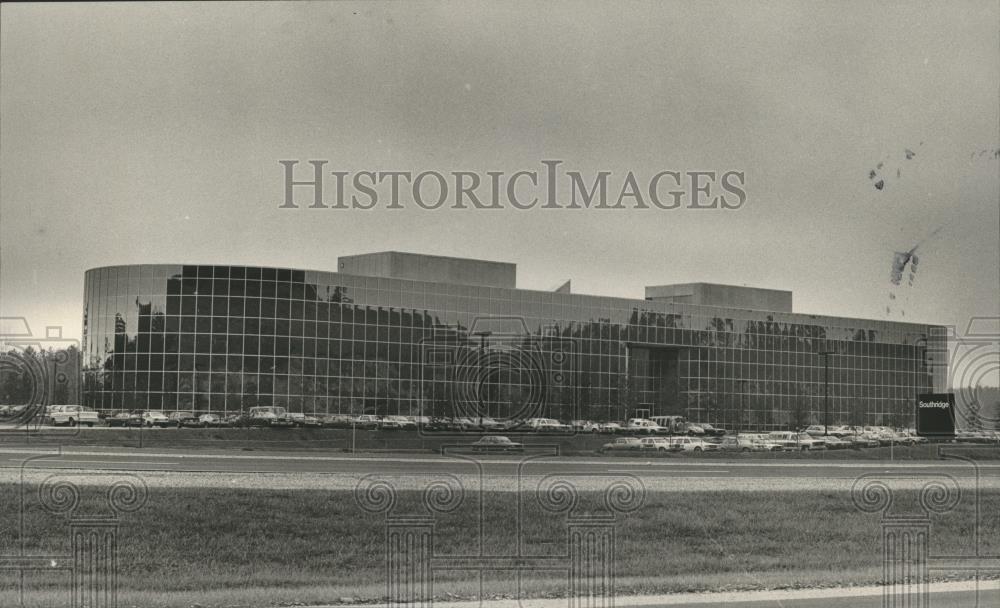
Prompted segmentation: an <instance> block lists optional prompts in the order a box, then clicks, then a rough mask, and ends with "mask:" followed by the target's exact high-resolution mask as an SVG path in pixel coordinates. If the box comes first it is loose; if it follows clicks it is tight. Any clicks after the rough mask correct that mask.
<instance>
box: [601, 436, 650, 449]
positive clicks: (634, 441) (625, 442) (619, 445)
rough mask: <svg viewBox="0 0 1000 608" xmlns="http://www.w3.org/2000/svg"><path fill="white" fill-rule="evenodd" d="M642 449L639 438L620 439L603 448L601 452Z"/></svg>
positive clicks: (606, 444)
mask: <svg viewBox="0 0 1000 608" xmlns="http://www.w3.org/2000/svg"><path fill="white" fill-rule="evenodd" d="M639 449H642V440H641V439H639V438H638V437H619V438H618V439H615V440H614V441H612V442H610V443H605V444H604V445H603V446H601V450H600V451H601V452H622V451H633V450H639Z"/></svg>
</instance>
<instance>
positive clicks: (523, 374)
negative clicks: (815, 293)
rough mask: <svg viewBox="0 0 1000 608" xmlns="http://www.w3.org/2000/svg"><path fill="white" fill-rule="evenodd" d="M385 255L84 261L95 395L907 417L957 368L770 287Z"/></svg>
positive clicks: (916, 329) (888, 330)
mask: <svg viewBox="0 0 1000 608" xmlns="http://www.w3.org/2000/svg"><path fill="white" fill-rule="evenodd" d="M373 255H374V256H376V257H375V258H372V257H368V256H356V257H357V258H358V259H355V258H341V261H340V264H339V270H340V271H341V272H319V271H308V270H292V269H278V268H258V267H244V266H179V265H177V266H175V265H131V266H113V267H103V268H96V269H93V270H89V271H87V273H86V280H85V300H84V311H83V325H84V326H83V336H84V341H83V355H84V365H83V371H84V389H83V395H84V404H85V405H87V406H90V407H93V408H95V409H99V410H104V411H108V412H111V411H120V410H146V409H153V410H165V411H174V410H195V411H197V412H215V413H219V414H233V413H239V412H242V411H245V410H247V409H248V408H250V407H254V406H258V405H280V406H284V407H286V408H288V409H289V410H290V411H301V412H306V413H314V414H335V413H353V414H361V413H376V414H403V415H475V414H476V413H478V412H482V413H483V415H489V416H492V417H495V418H505V417H522V416H544V417H552V418H560V419H563V420H569V419H592V420H624V419H627V418H629V417H633V416H637V415H639V416H641V415H668V414H678V415H682V416H686V417H687V418H688V419H689V420H694V421H700V422H710V423H713V424H716V425H718V426H722V427H725V428H728V429H742V430H750V429H759V430H770V429H779V428H787V427H797V426H801V425H805V424H813V423H822V422H823V421H824V419H825V416H826V415H827V413H828V415H829V422H830V424H886V425H892V426H910V425H912V415H913V403H914V401H915V398H916V396H917V394H919V393H925V392H933V390H934V389H940V388H942V386H941V385H942V384H943V383H944V373H945V372H946V370H947V362H946V361H941V360H937V361H933V360H932V359H933V357H934V356H933V355H929V353H930V352H932V351H935V350H936V351H937V352H942V351H944V348H943V347H942V348H940V349H935V340H936V339H937V338H935V336H936V335H938V332H937V331H936V330H937V329H938V328H937V326H931V325H920V324H910V323H895V322H886V321H872V320H860V319H845V318H834V317H822V316H814V315H803V314H795V313H792V312H790V308H791V294H790V293H788V292H780V293H779V296H780V295H781V294H787V305H785V304H782V303H781V302H780V301H779V302H778V304H774V305H773V307H775V308H781V309H782V310H758V309H754V308H753V307H752V306H748V307H744V305H745V304H751V305H754V304H759V303H761V302H763V303H764V304H770V303H771V302H773V301H769V300H768V298H767V297H764V298H763V299H761V298H758V297H757V296H758V295H760V293H764V291H765V290H756V291H759V292H760V293H756V292H755V290H746V291H745V292H743V291H733V292H732V293H735V294H737V297H735V299H733V298H729V299H732V300H733V302H734V303H735V304H736V305H735V306H719V305H717V304H718V303H719V298H716V299H715V300H713V299H712V297H708V296H706V297H703V298H699V297H697V294H695V295H692V294H691V293H689V292H685V291H683V290H680V291H678V290H677V289H673V288H672V287H670V286H668V287H667V288H647V293H646V296H647V299H622V298H611V297H601V296H589V295H578V294H571V293H567V292H566V290H560V291H557V292H543V291H531V290H522V289H515V288H513V287H512V284H513V274H512V273H513V265H502V264H497V263H491V262H476V261H467V260H457V259H450V258H433V257H428V256H410V257H411V258H413V257H415V258H417V259H410V258H407V257H405V256H407V255H409V254H391V253H389V254H373ZM393 255H396V256H404V257H392V256H393ZM377 256H388V257H377ZM362 262H363V263H362ZM476 264H487V265H488V264H493V266H479V267H477V266H476ZM359 269H360V270H363V271H364V272H368V273H371V274H370V275H369V276H363V275H360V274H352V273H356V272H358V271H359ZM345 270H346V271H350V272H352V273H349V272H344V271H345ZM428 274H430V275H433V278H434V280H433V281H430V280H421V279H420V277H421V276H423V275H428ZM448 281H454V282H448ZM476 283H480V284H476ZM498 285H502V286H498ZM720 287H721V286H720ZM726 289H729V290H741V289H743V288H726ZM740 294H743V295H746V296H747V298H749V299H747V298H744V299H742V300H741V299H740V298H741V297H742V296H741V295H740ZM764 296H767V294H766V293H764ZM727 297H728V296H727ZM725 299H726V298H723V300H725ZM779 299H780V298H779ZM942 331H943V328H942ZM825 392H827V393H828V398H824V394H825Z"/></svg>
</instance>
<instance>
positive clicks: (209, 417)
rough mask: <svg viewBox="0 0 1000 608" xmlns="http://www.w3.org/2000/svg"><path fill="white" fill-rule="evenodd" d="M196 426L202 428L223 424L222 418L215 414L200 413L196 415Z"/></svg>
mask: <svg viewBox="0 0 1000 608" xmlns="http://www.w3.org/2000/svg"><path fill="white" fill-rule="evenodd" d="M198 426H200V427H202V428H207V427H217V426H223V425H222V418H220V417H219V416H218V415H216V414H202V415H201V416H198Z"/></svg>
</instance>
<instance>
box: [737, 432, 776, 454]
mask: <svg viewBox="0 0 1000 608" xmlns="http://www.w3.org/2000/svg"><path fill="white" fill-rule="evenodd" d="M741 436H742V435H741ZM746 436H747V437H749V438H750V441H752V442H753V443H755V444H757V445H758V446H760V448H761V451H762V452H780V451H782V449H784V448H783V447H782V446H781V444H779V443H777V442H774V441H772V440H771V438H770V437H769V435H768V434H767V433H746Z"/></svg>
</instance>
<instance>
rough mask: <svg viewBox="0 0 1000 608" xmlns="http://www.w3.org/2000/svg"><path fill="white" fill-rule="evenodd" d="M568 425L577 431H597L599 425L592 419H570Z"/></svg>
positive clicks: (599, 427) (599, 428)
mask: <svg viewBox="0 0 1000 608" xmlns="http://www.w3.org/2000/svg"><path fill="white" fill-rule="evenodd" d="M569 425H570V426H571V427H573V430H574V431H576V432H578V433H597V432H599V431H600V430H601V425H600V424H598V423H596V422H594V421H592V420H571V421H570V423H569Z"/></svg>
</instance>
